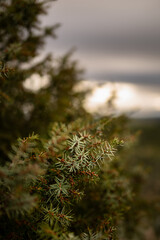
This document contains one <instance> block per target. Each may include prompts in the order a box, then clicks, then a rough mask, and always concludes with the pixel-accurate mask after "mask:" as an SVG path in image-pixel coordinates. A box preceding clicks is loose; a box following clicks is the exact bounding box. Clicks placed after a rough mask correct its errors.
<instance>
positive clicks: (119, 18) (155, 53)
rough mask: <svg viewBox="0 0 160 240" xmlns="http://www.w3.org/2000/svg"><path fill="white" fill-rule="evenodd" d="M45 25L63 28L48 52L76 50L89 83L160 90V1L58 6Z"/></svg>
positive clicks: (72, 0) (79, 0)
mask: <svg viewBox="0 0 160 240" xmlns="http://www.w3.org/2000/svg"><path fill="white" fill-rule="evenodd" d="M42 22H43V24H44V25H48V24H50V25H52V24H54V23H57V22H58V23H61V27H60V28H59V29H58V30H57V35H58V39H57V40H54V41H53V40H51V39H50V40H49V41H48V44H47V48H46V49H47V51H48V52H53V54H54V55H55V54H63V53H65V52H66V51H68V50H70V49H71V48H72V47H75V48H76V53H75V54H74V56H75V58H76V59H78V60H79V62H80V65H81V66H82V67H84V68H85V69H86V73H85V78H86V79H90V80H98V81H108V80H110V81H115V82H117V81H120V82H132V83H136V84H137V83H139V84H143V85H149V86H150V88H152V89H155V91H157V88H158V89H159V90H160V0H58V1H56V2H54V3H52V5H51V8H50V9H49V15H47V16H45V17H43V19H42Z"/></svg>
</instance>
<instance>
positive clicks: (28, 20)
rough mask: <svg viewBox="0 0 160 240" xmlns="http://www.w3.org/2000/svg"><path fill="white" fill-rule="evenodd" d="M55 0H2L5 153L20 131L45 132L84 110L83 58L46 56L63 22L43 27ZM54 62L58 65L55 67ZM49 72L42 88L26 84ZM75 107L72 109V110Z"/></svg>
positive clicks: (0, 143)
mask: <svg viewBox="0 0 160 240" xmlns="http://www.w3.org/2000/svg"><path fill="white" fill-rule="evenodd" d="M51 2H52V0H45V1H43V0H40V1H39V0H1V1H0V89H1V90H0V109H1V110H0V127H1V133H0V158H1V159H2V158H3V159H4V158H6V152H7V151H8V149H9V146H10V144H11V143H13V142H14V141H15V139H16V138H17V137H24V136H27V135H28V134H29V133H32V132H36V133H38V134H40V135H45V134H46V132H47V131H46V130H47V127H48V126H49V124H50V123H51V122H53V121H64V120H68V121H70V120H73V119H74V118H76V117H77V116H80V115H82V114H83V113H84V110H83V108H82V105H81V98H80V95H79V94H78V93H75V92H73V87H74V85H75V84H76V83H77V81H79V80H80V78H81V70H79V69H78V67H77V63H76V62H75V61H72V60H70V54H66V55H65V56H63V57H62V58H60V59H59V60H58V61H57V60H56V61H55V63H54V61H53V59H52V56H51V55H50V54H49V55H47V56H45V57H44V58H43V59H41V60H37V61H36V62H35V61H33V60H34V59H35V58H38V57H39V56H40V50H41V49H42V48H43V47H44V45H45V40H46V38H47V37H53V38H55V37H56V35H55V30H56V29H57V27H58V26H59V25H58V24H56V25H54V26H46V27H42V26H41V24H40V17H41V15H44V14H46V13H47V7H48V6H49V4H51ZM53 65H54V67H53ZM36 76H40V77H41V76H46V77H47V78H48V82H49V84H48V85H47V86H46V87H45V88H42V89H40V90H39V91H38V92H35V91H32V86H31V90H28V89H26V88H25V85H24V83H25V81H26V79H30V78H31V77H32V78H34V77H35V78H36ZM71 109H72V110H71Z"/></svg>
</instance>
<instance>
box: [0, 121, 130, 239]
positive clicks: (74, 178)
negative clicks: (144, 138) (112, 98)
mask: <svg viewBox="0 0 160 240" xmlns="http://www.w3.org/2000/svg"><path fill="white" fill-rule="evenodd" d="M104 129H106V124H105V122H104V121H103V124H102V123H100V122H97V123H96V122H95V123H93V124H88V125H86V126H85V125H84V124H82V122H81V121H76V122H73V123H71V124H69V125H67V126H66V125H65V124H57V123H55V124H54V125H53V127H52V131H51V134H50V138H49V140H48V141H46V140H45V141H42V142H40V141H38V139H37V137H36V136H31V137H29V138H27V139H23V140H20V141H19V144H18V146H17V147H13V151H14V153H13V154H12V155H10V156H11V159H12V163H11V164H9V169H10V171H9V172H8V174H7V175H6V173H5V167H3V168H2V170H1V172H2V173H4V174H1V183H2V186H7V187H2V188H1V191H2V192H1V196H3V197H4V196H6V197H5V198H6V199H9V200H8V201H6V200H5V199H4V200H3V201H2V200H1V202H4V203H5V206H4V204H3V205H2V206H1V209H2V214H1V219H2V221H1V222H2V223H4V224H2V225H1V228H2V229H3V231H5V230H4V229H5V227H4V225H5V224H6V222H8V221H9V222H10V221H12V224H13V223H16V222H17V221H18V222H20V224H21V225H22V228H21V231H20V230H18V231H17V230H16V229H13V228H10V229H9V230H10V231H11V232H9V230H7V232H4V236H5V239H8V236H17V239H18V237H19V239H37V238H38V239H39V238H40V239H76V238H77V239H83V240H84V239H116V226H117V224H118V222H119V220H120V219H121V217H122V215H123V212H125V211H127V209H128V203H129V202H130V201H131V193H130V190H129V185H128V182H126V181H127V179H125V178H122V176H121V173H120V172H119V171H118V169H117V170H116V169H115V166H114V164H115V163H114V162H115V161H116V160H115V157H114V155H115V151H116V148H117V147H118V146H121V145H122V142H120V141H118V140H117V139H113V141H110V142H108V141H107V140H106V137H105V131H104ZM37 163H38V165H37ZM38 166H39V168H38ZM113 166H114V169H113ZM42 168H43V170H44V173H41V171H42ZM24 169H25V170H24ZM37 175H38V176H37ZM10 176H15V180H14V181H13V182H11V180H10ZM8 179H9V180H8ZM19 189H20V190H19ZM4 191H5V194H4ZM17 192H18V193H17ZM23 193H25V194H26V196H24V199H23ZM19 196H21V198H19ZM35 197H36V199H37V201H36V202H35ZM14 198H15V202H14ZM23 200H24V201H23ZM10 201H11V202H13V204H10ZM19 203H20V204H22V205H20V204H19ZM33 203H34V204H35V203H36V207H34V204H33ZM10 205H12V206H13V207H11V208H10ZM33 207H34V209H33ZM4 209H5V211H4ZM31 209H32V211H31ZM8 212H10V214H8ZM3 219H8V220H6V221H3ZM24 219H25V221H26V222H25V221H24ZM32 226H34V229H33V227H32ZM26 228H27V235H26ZM83 232H84V233H83ZM2 236H3V235H2ZM27 237H28V238H27ZM13 239H14V238H13Z"/></svg>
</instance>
